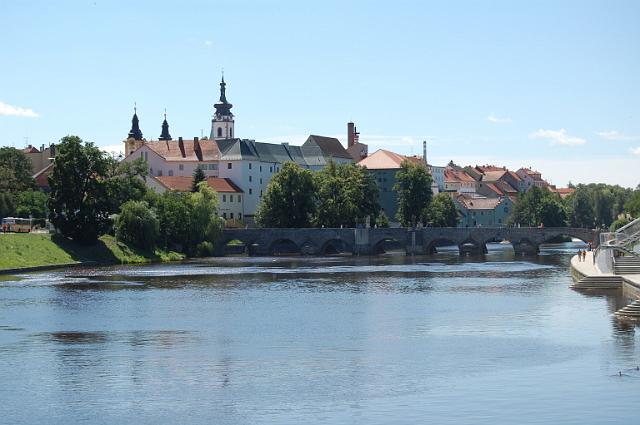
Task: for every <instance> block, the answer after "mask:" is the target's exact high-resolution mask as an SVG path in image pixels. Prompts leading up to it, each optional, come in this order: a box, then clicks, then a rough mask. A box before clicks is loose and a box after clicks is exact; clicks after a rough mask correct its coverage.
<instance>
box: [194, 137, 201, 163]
mask: <svg viewBox="0 0 640 425" xmlns="http://www.w3.org/2000/svg"><path fill="white" fill-rule="evenodd" d="M193 152H194V153H195V154H196V157H197V158H198V160H199V161H202V148H201V147H200V142H199V141H198V138H197V137H194V138H193Z"/></svg>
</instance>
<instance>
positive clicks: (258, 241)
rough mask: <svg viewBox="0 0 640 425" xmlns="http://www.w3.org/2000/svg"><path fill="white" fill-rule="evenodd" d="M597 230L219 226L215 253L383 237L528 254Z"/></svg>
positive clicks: (422, 250) (377, 242)
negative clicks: (495, 246)
mask: <svg viewBox="0 0 640 425" xmlns="http://www.w3.org/2000/svg"><path fill="white" fill-rule="evenodd" d="M599 234H600V231H599V230H593V229H582V228H572V227H550V228H538V227H519V228H516V227H514V228H508V227H494V228H491V227H469V228H460V227H426V228H418V229H412V228H355V229H354V228H345V229H326V228H303V229H291V228H286V229H276V228H268V229H225V230H223V232H222V239H221V240H220V243H218V244H217V249H216V255H219V256H222V255H225V254H226V252H225V246H226V244H227V243H228V242H230V241H240V242H241V244H242V245H244V250H243V252H246V253H247V254H248V255H253V256H270V255H274V254H279V253H283V251H282V248H281V247H282V246H286V247H289V251H291V252H292V253H293V252H296V253H301V254H303V255H325V254H327V253H328V250H332V251H334V250H335V247H343V248H344V249H346V251H345V252H346V253H351V254H353V255H377V254H381V253H383V252H385V248H384V247H385V244H389V243H393V244H394V245H396V246H401V247H402V248H403V249H404V251H405V252H406V253H407V254H408V255H411V254H416V255H418V254H431V253H434V252H436V251H437V249H438V246H442V245H443V244H451V245H457V246H458V249H459V251H460V253H461V254H483V253H486V252H487V243H489V242H492V241H509V242H510V243H511V244H512V245H513V249H514V251H515V253H516V255H534V254H537V253H538V252H539V251H540V245H541V244H543V243H546V242H549V241H551V240H553V239H555V238H557V237H559V236H570V237H573V238H578V239H580V240H582V241H584V242H591V243H592V245H593V247H594V248H595V247H596V246H597V245H598V243H599ZM236 246H237V245H236ZM279 247H280V248H279ZM284 253H286V252H284Z"/></svg>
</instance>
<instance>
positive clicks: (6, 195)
mask: <svg viewBox="0 0 640 425" xmlns="http://www.w3.org/2000/svg"><path fill="white" fill-rule="evenodd" d="M15 213H16V208H15V198H14V196H13V194H11V193H10V192H0V218H2V217H10V216H13V215H15Z"/></svg>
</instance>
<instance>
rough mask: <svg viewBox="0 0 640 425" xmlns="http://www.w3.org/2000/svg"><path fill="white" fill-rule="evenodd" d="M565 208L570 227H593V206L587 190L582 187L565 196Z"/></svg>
mask: <svg viewBox="0 0 640 425" xmlns="http://www.w3.org/2000/svg"><path fill="white" fill-rule="evenodd" d="M566 204H567V207H568V208H567V210H568V215H569V224H570V225H571V226H572V227H585V228H591V227H593V222H594V217H593V207H592V205H591V199H590V197H589V193H588V192H587V190H584V189H582V188H578V189H576V191H575V192H574V193H573V194H572V195H571V196H569V197H568V198H567V201H566Z"/></svg>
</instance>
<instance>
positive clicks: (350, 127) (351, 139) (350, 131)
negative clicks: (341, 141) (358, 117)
mask: <svg viewBox="0 0 640 425" xmlns="http://www.w3.org/2000/svg"><path fill="white" fill-rule="evenodd" d="M355 135H356V126H355V124H354V123H352V122H348V123H347V147H348V148H350V147H351V146H353V145H354V144H355Z"/></svg>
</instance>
